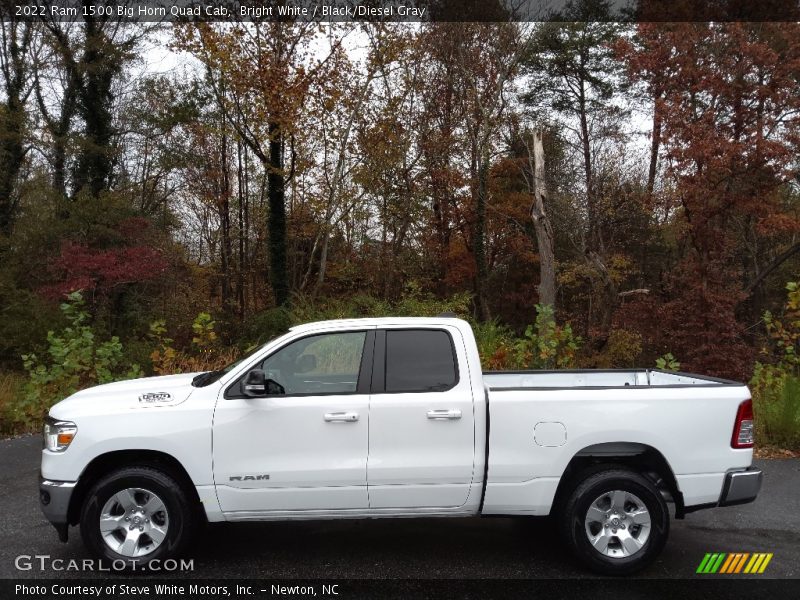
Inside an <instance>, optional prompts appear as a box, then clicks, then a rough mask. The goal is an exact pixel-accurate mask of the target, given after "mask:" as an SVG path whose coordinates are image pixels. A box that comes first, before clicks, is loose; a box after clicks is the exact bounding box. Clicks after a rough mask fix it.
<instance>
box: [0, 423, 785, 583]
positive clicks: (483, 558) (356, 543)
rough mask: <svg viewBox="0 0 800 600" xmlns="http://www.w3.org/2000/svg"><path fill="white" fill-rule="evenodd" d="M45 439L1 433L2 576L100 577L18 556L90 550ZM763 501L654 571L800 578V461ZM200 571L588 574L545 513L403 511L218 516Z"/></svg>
mask: <svg viewBox="0 0 800 600" xmlns="http://www.w3.org/2000/svg"><path fill="white" fill-rule="evenodd" d="M40 444H41V442H40V438H39V437H38V436H31V437H24V438H19V439H14V440H0V578H47V577H51V578H52V577H54V576H57V577H59V578H77V577H95V578H96V577H98V574H97V573H91V574H89V573H81V572H79V571H63V572H59V573H54V572H52V571H48V570H44V571H40V570H38V569H32V570H29V571H19V570H17V569H16V568H15V559H16V557H17V556H19V555H50V557H52V558H62V559H67V560H68V559H82V558H86V557H88V555H87V553H86V551H85V550H84V548H83V546H82V544H81V540H80V534H79V532H78V530H77V529H76V528H72V529H71V530H70V540H69V543H67V544H62V543H60V542H59V541H58V538H57V537H56V532H55V530H54V529H53V528H52V526H51V525H50V524H49V523H48V522H47V521H46V520H45V518H44V517H43V516H42V514H41V512H40V510H39V505H38V494H37V482H38V469H39V453H40V448H41V445H40ZM756 464H758V465H759V466H760V467H761V468H762V469H763V470H764V473H765V479H764V486H763V488H762V490H761V494H760V496H759V498H758V500H757V501H756V502H755V503H753V504H747V505H744V506H736V507H728V508H718V509H714V510H707V511H700V512H697V513H693V514H691V515H688V516H687V518H686V520H684V521H673V522H672V531H671V535H670V539H669V542H668V543H667V546H666V548H665V550H664V552H663V554H662V555H661V557H660V558H659V559H658V560H657V561H656V562H655V563H654V564H653V565H652V566H650V567H649V568H648V569H646V570H645V571H644V572H643V573H641V577H645V578H686V577H695V569H696V568H697V565H698V564H699V563H700V561H701V560H702V558H703V556H704V555H705V553H706V552H773V553H774V558H773V559H772V562H771V563H770V565H769V567H768V568H767V571H766V573H765V574H764V575H761V576H760V577H774V578H800V460H768V461H757V463H756ZM190 558H193V559H194V567H195V569H194V572H193V573H192V577H207V578H247V577H260V578H516V579H528V578H567V577H568V578H583V577H590V576H591V575H590V574H588V573H587V572H586V571H585V570H583V569H582V568H581V567H580V566H579V565H577V564H576V563H575V562H574V561H573V560H572V558H571V557H570V556H569V555H568V554H567V553H566V551H565V550H564V549H563V548H562V546H561V545H560V544H559V542H558V540H557V538H556V536H555V533H554V530H553V527H552V524H551V523H550V522H549V521H548V520H546V519H516V518H513V519H512V518H485V519H481V518H471V519H413V520H412V519H395V520H389V519H384V520H357V521H319V522H295V523H252V524H235V525H233V524H231V525H229V524H219V525H213V526H209V527H208V528H207V530H205V531H204V532H202V533H201V534H200V535H199V539H198V541H197V542H196V544H195V551H194V552H193V553H192V554H191V555H190Z"/></svg>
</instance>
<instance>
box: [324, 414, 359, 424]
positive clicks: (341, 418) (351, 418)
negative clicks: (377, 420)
mask: <svg viewBox="0 0 800 600" xmlns="http://www.w3.org/2000/svg"><path fill="white" fill-rule="evenodd" d="M325 421H326V422H328V423H337V422H340V423H355V422H356V421H358V413H357V412H332V413H325Z"/></svg>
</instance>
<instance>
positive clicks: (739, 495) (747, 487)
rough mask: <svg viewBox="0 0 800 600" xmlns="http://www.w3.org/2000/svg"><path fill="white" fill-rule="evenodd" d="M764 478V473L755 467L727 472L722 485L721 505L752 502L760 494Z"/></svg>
mask: <svg viewBox="0 0 800 600" xmlns="http://www.w3.org/2000/svg"><path fill="white" fill-rule="evenodd" d="M762 479H763V473H762V472H761V470H760V469H757V468H755V467H748V468H747V469H745V470H744V471H731V472H730V473H727V474H726V475H725V483H723V485H722V494H721V495H720V497H719V506H733V505H735V504H747V503H748V502H752V501H753V500H755V499H756V496H758V492H759V490H760V489H761V480H762Z"/></svg>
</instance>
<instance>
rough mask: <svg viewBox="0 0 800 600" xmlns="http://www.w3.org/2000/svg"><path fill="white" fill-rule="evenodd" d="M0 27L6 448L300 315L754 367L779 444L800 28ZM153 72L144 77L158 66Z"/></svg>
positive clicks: (784, 443)
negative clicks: (444, 324) (420, 319)
mask: <svg viewBox="0 0 800 600" xmlns="http://www.w3.org/2000/svg"><path fill="white" fill-rule="evenodd" d="M603 6H604V4H603V3H602V2H596V1H588V0H587V1H579V2H576V3H573V4H570V7H571V9H570V10H572V11H573V12H572V13H571V14H570V15H567V16H568V17H569V18H568V19H565V20H564V22H560V23H423V24H379V23H359V24H331V25H325V26H321V25H319V24H315V23H289V22H284V23H276V22H271V23H247V24H235V23H224V24H223V23H206V24H181V25H169V26H164V25H159V26H157V25H150V24H137V25H132V24H122V23H119V22H115V21H113V20H103V18H102V17H98V18H92V19H85V20H80V21H76V22H73V23H64V22H58V21H56V20H48V19H47V18H43V19H41V20H39V21H35V22H23V21H17V20H15V17H14V16H13V15H11V14H3V23H2V38H1V39H0V71H1V72H0V87H1V88H2V92H1V93H0V100H2V101H1V102H0V433H5V434H13V433H19V432H23V431H28V430H30V429H32V428H35V427H38V423H39V421H40V419H41V417H42V414H43V412H45V411H46V410H47V408H48V407H49V406H50V405H52V403H54V402H56V401H58V400H60V399H61V398H63V397H65V396H66V395H68V394H69V393H71V392H72V391H74V390H77V389H79V388H81V387H85V386H88V385H93V384H96V383H104V382H107V381H112V380H115V379H119V378H124V377H133V376H141V375H151V374H164V373H171V372H189V371H197V370H208V369H212V368H215V367H218V366H221V365H224V364H225V363H227V362H229V361H230V360H232V359H234V358H235V357H236V356H238V355H239V354H240V353H241V352H244V351H246V350H247V349H249V348H252V347H253V346H254V345H256V344H260V343H263V342H265V341H266V340H268V339H270V338H271V337H274V336H275V335H278V334H279V333H282V332H283V331H285V330H286V328H287V327H289V326H291V325H292V324H294V323H298V322H304V321H309V320H315V319H323V318H335V317H359V316H370V315H435V314H437V313H439V312H442V311H453V312H455V313H457V314H458V315H459V316H462V317H464V318H467V319H469V320H470V321H471V322H472V324H473V327H474V329H475V332H476V336H477V338H478V342H479V346H480V351H481V358H482V361H483V363H484V367H485V368H487V369H504V368H517V369H519V368H632V367H655V366H658V367H660V368H666V369H673V370H676V369H680V370H685V371H696V372H699V373H705V374H708V375H714V376H720V377H726V378H732V379H737V380H741V381H746V382H749V383H750V385H751V390H752V391H753V395H754V402H755V404H756V413H757V420H758V436H759V441H760V443H762V444H767V445H772V446H779V447H782V448H798V447H800V348H799V345H800V287H798V280H800V188H799V187H798V186H799V185H800V152H799V150H800V26H799V25H798V24H796V23H676V24H668V23H639V24H619V23H613V22H605V21H604V20H602V19H592V18H587V17H592V16H593V15H594V16H596V15H595V13H596V12H597V11H598V10H600V11H602V10H603ZM165 65H166V66H165Z"/></svg>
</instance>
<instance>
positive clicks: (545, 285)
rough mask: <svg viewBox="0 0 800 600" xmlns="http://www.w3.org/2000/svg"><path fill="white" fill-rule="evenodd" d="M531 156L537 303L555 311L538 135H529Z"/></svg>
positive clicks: (550, 239)
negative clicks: (531, 142)
mask: <svg viewBox="0 0 800 600" xmlns="http://www.w3.org/2000/svg"><path fill="white" fill-rule="evenodd" d="M532 150H533V153H532V154H531V152H530V150H529V151H528V160H529V161H530V160H531V159H532V160H533V164H532V165H530V167H532V168H531V169H530V170H531V172H532V173H533V177H532V178H531V183H532V184H533V186H532V189H531V192H532V195H533V202H532V203H531V219H533V228H534V229H535V230H536V243H537V245H538V247H539V303H540V304H549V305H550V306H552V307H553V309H555V304H556V265H555V252H554V250H553V246H554V241H553V226H552V224H551V223H550V217H549V216H548V215H547V212H546V210H545V202H546V200H547V185H546V182H545V176H544V146H543V145H542V131H541V130H540V129H537V130H536V131H535V132H534V133H533V149H532Z"/></svg>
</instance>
